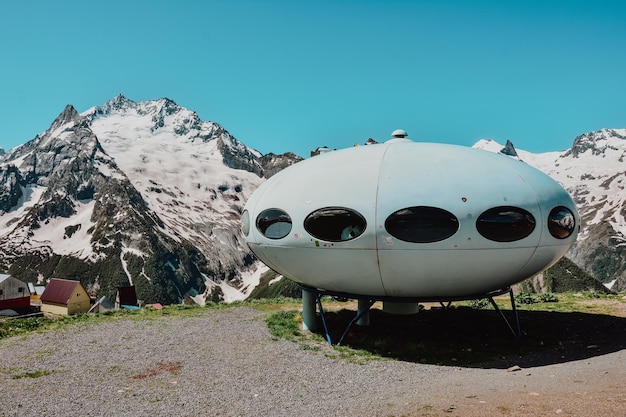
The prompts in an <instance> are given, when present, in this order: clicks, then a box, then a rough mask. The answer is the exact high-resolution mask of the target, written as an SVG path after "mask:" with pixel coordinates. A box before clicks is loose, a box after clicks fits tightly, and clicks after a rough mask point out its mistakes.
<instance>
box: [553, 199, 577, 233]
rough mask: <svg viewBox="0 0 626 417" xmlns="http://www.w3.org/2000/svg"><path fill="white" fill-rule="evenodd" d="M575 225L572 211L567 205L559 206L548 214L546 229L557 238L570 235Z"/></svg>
mask: <svg viewBox="0 0 626 417" xmlns="http://www.w3.org/2000/svg"><path fill="white" fill-rule="evenodd" d="M575 227H576V218H575V217H574V213H572V211H571V210H570V209H568V208H567V207H563V206H559V207H555V208H553V209H552V211H550V215H549V216H548V230H549V231H550V234H551V235H552V236H554V237H555V238H557V239H565V238H568V237H570V235H571V234H572V233H573V232H574V228H575Z"/></svg>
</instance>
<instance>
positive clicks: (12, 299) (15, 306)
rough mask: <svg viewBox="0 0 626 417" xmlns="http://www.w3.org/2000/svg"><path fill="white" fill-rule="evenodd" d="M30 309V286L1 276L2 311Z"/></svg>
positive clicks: (0, 307)
mask: <svg viewBox="0 0 626 417" xmlns="http://www.w3.org/2000/svg"><path fill="white" fill-rule="evenodd" d="M29 308H30V291H29V290H28V284H26V283H25V282H22V281H20V280H19V279H17V278H15V277H12V276H11V275H5V274H0V310H4V309H11V310H16V311H22V310H28V309H29Z"/></svg>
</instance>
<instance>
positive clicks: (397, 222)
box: [242, 206, 576, 243]
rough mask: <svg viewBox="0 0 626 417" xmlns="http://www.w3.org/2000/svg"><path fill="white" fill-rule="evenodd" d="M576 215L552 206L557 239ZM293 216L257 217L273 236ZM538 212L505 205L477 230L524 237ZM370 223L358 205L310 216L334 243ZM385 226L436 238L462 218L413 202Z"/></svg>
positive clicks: (286, 229) (283, 231) (551, 226)
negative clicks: (532, 212)
mask: <svg viewBox="0 0 626 417" xmlns="http://www.w3.org/2000/svg"><path fill="white" fill-rule="evenodd" d="M575 223H576V220H575V217H574V214H573V213H572V211H571V210H570V209H568V208H567V207H563V206H558V207H555V208H553V209H552V210H551V211H550V214H549V216H548V230H549V231H550V234H551V235H552V236H554V237H555V238H557V239H565V238H567V237H569V236H570V235H571V234H572V233H573V232H574V227H575V226H576V225H575ZM291 225H292V222H291V217H290V216H289V215H288V214H287V213H286V212H285V211H284V210H281V209H278V208H270V209H267V210H263V211H262V212H261V213H260V214H259V215H258V216H257V218H256V227H257V229H258V230H259V232H261V234H262V235H263V236H265V237H267V238H269V239H282V238H284V237H285V236H287V235H288V234H289V233H290V232H291ZM535 225H536V221H535V217H534V216H533V215H532V214H531V213H530V212H528V211H527V210H524V209H522V208H519V207H513V206H500V207H494V208H491V209H489V210H486V211H485V212H483V213H482V214H481V215H480V216H479V217H478V219H477V220H476V229H477V230H478V233H480V234H481V235H482V236H483V237H485V238H486V239H489V240H493V241H496V242H514V241H516V240H521V239H524V238H525V237H527V236H529V235H530V234H531V233H532V232H533V230H535ZM366 226H367V222H366V221H365V218H364V217H363V216H362V215H361V214H360V213H359V212H357V211H356V210H352V209H349V208H345V207H325V208H321V209H319V210H315V211H314V212H312V213H311V214H309V215H308V216H307V217H306V218H305V219H304V228H305V230H306V231H307V232H308V233H309V234H311V236H313V237H315V238H317V239H320V240H325V241H328V242H345V241H348V240H352V239H356V238H357V237H359V236H360V235H361V234H363V232H364V231H365V227H366ZM242 228H243V232H244V233H245V235H246V236H247V235H248V234H249V233H250V218H249V213H248V212H247V211H246V212H244V214H243V217H242ZM385 229H386V230H387V232H388V233H389V234H390V235H392V236H394V237H395V238H397V239H400V240H403V241H405V242H413V243H432V242H438V241H441V240H444V239H447V238H449V237H451V236H452V235H454V234H455V233H456V232H457V230H458V229H459V219H457V218H456V216H455V215H454V214H452V213H450V212H449V211H447V210H444V209H441V208H437V207H429V206H415V207H407V208H403V209H401V210H398V211H396V212H394V213H392V214H391V215H390V216H389V217H387V219H386V220H385Z"/></svg>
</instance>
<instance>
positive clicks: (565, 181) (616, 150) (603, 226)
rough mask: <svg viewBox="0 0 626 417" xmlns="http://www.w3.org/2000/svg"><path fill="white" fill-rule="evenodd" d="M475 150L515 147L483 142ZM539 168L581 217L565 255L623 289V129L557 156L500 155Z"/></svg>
mask: <svg viewBox="0 0 626 417" xmlns="http://www.w3.org/2000/svg"><path fill="white" fill-rule="evenodd" d="M474 147H476V148H480V149H485V150H489V151H493V152H501V150H503V149H507V148H508V149H509V151H510V150H511V149H514V148H513V146H512V144H510V146H507V147H503V146H502V145H501V144H498V143H496V142H494V141H489V140H482V141H479V142H478V143H476V144H475V145H474ZM503 153H505V154H507V155H510V156H512V157H516V158H519V159H520V160H522V161H524V162H526V163H528V164H530V165H532V166H534V167H536V168H538V169H540V170H541V171H543V172H545V173H546V174H548V175H550V176H551V177H552V178H554V179H555V180H556V181H558V182H559V183H560V184H561V185H563V187H564V188H565V189H566V190H567V191H568V192H569V193H570V195H571V196H572V198H573V199H574V201H575V202H576V205H577V207H578V211H579V213H580V216H581V223H582V224H581V230H580V234H579V236H578V241H577V243H576V244H575V245H574V246H573V247H572V249H571V250H570V251H569V252H568V254H567V255H566V256H568V257H569V258H570V259H572V260H573V261H574V262H575V263H577V264H578V265H580V266H581V267H583V269H585V270H586V271H587V272H588V273H590V274H591V275H592V276H594V277H595V278H597V279H598V280H600V281H602V282H604V283H606V284H607V285H609V286H611V288H612V289H613V290H617V291H626V218H625V215H626V206H625V205H624V202H625V201H626V190H625V186H626V162H625V158H626V129H603V130H600V131H597V132H590V133H585V134H583V135H581V136H578V137H577V138H576V139H575V140H574V144H573V146H572V147H571V148H570V149H567V150H565V151H562V152H547V153H542V154H533V153H530V152H525V151H522V150H517V151H516V152H515V154H511V153H508V152H503Z"/></svg>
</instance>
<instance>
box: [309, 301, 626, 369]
mask: <svg viewBox="0 0 626 417" xmlns="http://www.w3.org/2000/svg"><path fill="white" fill-rule="evenodd" d="M504 314H505V315H506V316H507V318H508V319H509V320H510V319H512V314H511V311H504ZM354 316H355V312H354V311H352V310H339V311H334V312H326V315H325V317H326V322H327V325H328V328H329V331H330V335H331V338H332V340H333V342H336V341H338V340H339V339H340V337H341V334H342V333H343V331H344V330H345V329H346V327H347V325H348V323H349V322H350V321H351V320H352V319H353V318H354ZM519 319H520V325H521V330H522V338H521V340H516V339H515V337H514V335H513V333H512V332H511V331H510V330H509V328H508V327H507V325H506V323H505V322H504V321H503V320H502V318H501V317H500V316H499V315H498V313H497V312H496V311H494V310H476V309H472V308H465V307H459V308H452V309H431V310H425V311H421V312H420V313H418V314H415V315H410V316H400V315H392V314H387V313H384V312H382V311H380V310H377V309H373V310H371V312H370V325H369V326H363V327H362V326H357V325H354V326H352V327H351V330H350V331H349V332H348V334H347V335H346V337H345V338H344V341H343V343H342V345H344V346H349V347H351V348H353V349H360V350H364V351H367V352H370V353H373V354H376V355H380V356H382V357H387V358H394V359H397V360H403V361H409V362H419V363H425V364H438V365H451V366H465V367H479V368H502V369H506V368H509V367H511V366H514V365H518V366H520V367H522V368H531V367H535V366H543V365H549V364H555V363H563V362H569V361H575V360H580V359H586V358H591V357H594V356H599V355H604V354H607V353H611V352H615V351H619V350H622V349H625V348H626V318H624V317H615V316H609V315H602V314H586V313H576V312H571V313H563V312H548V311H519ZM318 329H323V327H322V323H321V321H320V322H319V326H318Z"/></svg>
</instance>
